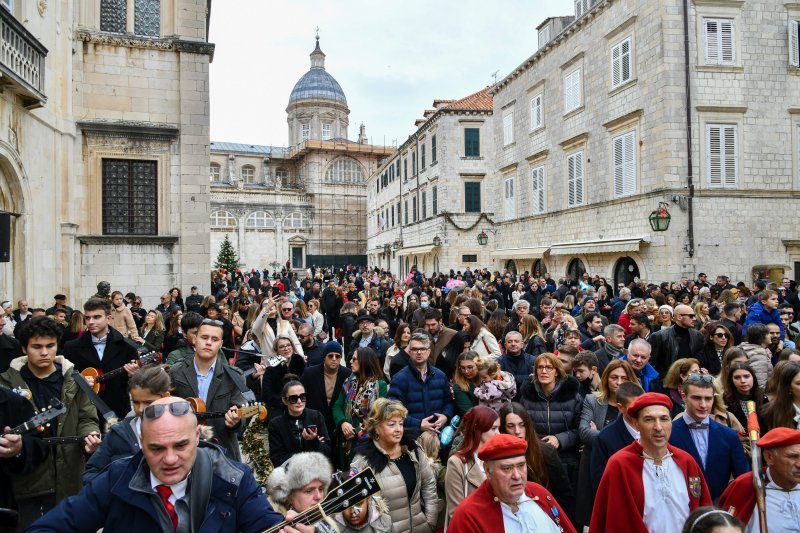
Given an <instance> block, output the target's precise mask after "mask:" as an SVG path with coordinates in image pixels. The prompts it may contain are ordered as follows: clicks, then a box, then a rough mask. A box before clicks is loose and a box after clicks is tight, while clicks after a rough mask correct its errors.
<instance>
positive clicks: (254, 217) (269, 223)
mask: <svg viewBox="0 0 800 533" xmlns="http://www.w3.org/2000/svg"><path fill="white" fill-rule="evenodd" d="M244 227H245V228H274V227H275V221H274V220H273V219H272V217H271V216H270V215H269V214H268V213H267V212H266V211H255V212H254V213H250V214H249V215H247V220H245V223H244Z"/></svg>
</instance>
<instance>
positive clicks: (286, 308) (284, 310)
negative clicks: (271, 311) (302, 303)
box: [281, 307, 294, 313]
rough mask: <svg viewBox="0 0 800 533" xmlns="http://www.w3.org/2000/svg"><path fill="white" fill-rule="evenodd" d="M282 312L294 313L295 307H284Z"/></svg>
mask: <svg viewBox="0 0 800 533" xmlns="http://www.w3.org/2000/svg"><path fill="white" fill-rule="evenodd" d="M281 311H283V312H284V313H285V312H286V311H294V307H283V308H281Z"/></svg>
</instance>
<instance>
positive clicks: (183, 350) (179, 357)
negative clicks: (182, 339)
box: [162, 341, 194, 365]
mask: <svg viewBox="0 0 800 533" xmlns="http://www.w3.org/2000/svg"><path fill="white" fill-rule="evenodd" d="M162 342H163V341H162ZM190 357H194V349H192V348H190V347H188V346H181V347H180V348H178V349H177V350H172V351H171V352H169V355H167V364H168V365H174V364H175V363H178V362H180V361H183V360H184V359H188V358H190Z"/></svg>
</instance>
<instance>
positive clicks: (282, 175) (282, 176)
mask: <svg viewBox="0 0 800 533" xmlns="http://www.w3.org/2000/svg"><path fill="white" fill-rule="evenodd" d="M275 179H277V180H278V181H279V182H280V183H281V185H285V184H286V182H287V181H289V171H288V170H286V169H285V168H279V169H278V170H276V171H275Z"/></svg>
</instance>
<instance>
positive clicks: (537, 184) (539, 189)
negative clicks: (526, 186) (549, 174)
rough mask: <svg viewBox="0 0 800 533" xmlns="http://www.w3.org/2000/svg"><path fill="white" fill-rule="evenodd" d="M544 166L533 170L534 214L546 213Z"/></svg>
mask: <svg viewBox="0 0 800 533" xmlns="http://www.w3.org/2000/svg"><path fill="white" fill-rule="evenodd" d="M544 179H545V178H544V166H540V167H536V168H534V169H531V181H532V182H533V202H532V205H533V214H534V215H538V214H539V213H544V208H545V205H544V200H545V191H546V189H545V181H544Z"/></svg>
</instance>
